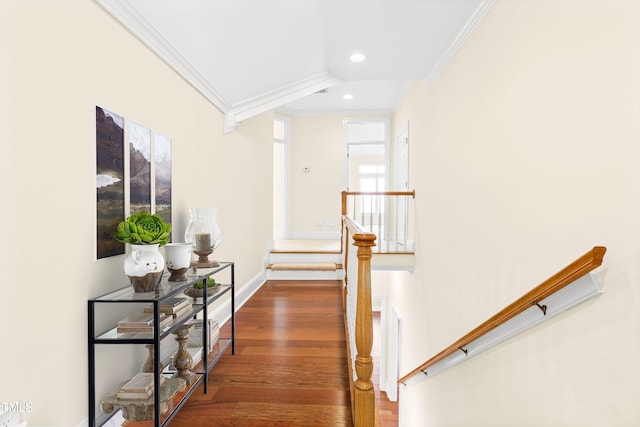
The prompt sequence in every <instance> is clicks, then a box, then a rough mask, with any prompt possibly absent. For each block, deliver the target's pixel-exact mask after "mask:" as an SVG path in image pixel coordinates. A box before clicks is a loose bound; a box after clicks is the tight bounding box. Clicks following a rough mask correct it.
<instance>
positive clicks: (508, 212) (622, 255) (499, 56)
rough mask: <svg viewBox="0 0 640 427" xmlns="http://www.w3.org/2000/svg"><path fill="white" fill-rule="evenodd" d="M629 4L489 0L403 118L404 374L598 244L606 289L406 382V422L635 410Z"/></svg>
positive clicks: (626, 419)
mask: <svg viewBox="0 0 640 427" xmlns="http://www.w3.org/2000/svg"><path fill="white" fill-rule="evenodd" d="M638 23H640V10H639V9H638V5H637V2H635V1H632V0H613V1H608V2H602V1H595V2H585V1H582V0H560V1H557V0H555V1H534V0H527V1H525V0H522V1H498V2H496V4H495V6H494V7H493V9H492V10H491V11H490V12H489V14H488V15H487V16H486V18H485V19H484V20H483V21H482V22H481V23H480V25H479V26H478V28H477V29H476V30H475V32H474V33H473V34H472V35H471V37H470V39H469V40H468V41H467V42H466V44H465V45H464V47H463V48H462V49H461V50H460V51H459V52H458V54H457V55H456V56H455V57H454V59H453V61H452V62H451V63H450V64H449V65H448V67H447V68H446V69H445V70H444V71H443V73H442V74H441V75H440V76H439V77H438V79H437V80H435V81H434V82H433V83H432V84H426V83H425V82H419V83H416V84H415V86H414V87H413V89H412V91H411V93H410V94H409V95H408V97H407V98H406V99H405V101H404V102H403V104H402V106H401V108H400V109H399V110H398V112H397V114H396V116H395V120H396V123H403V122H405V121H406V120H408V121H409V122H410V129H411V132H410V152H411V168H410V170H411V182H412V183H413V185H412V186H413V187H415V189H416V201H415V204H416V214H417V227H416V230H417V231H416V245H417V255H416V258H417V263H416V264H417V270H416V273H415V274H413V275H412V276H410V275H404V276H402V277H405V278H407V280H404V281H399V282H398V283H395V284H394V286H392V287H391V300H392V304H394V306H396V307H397V308H398V311H399V312H401V313H402V316H403V319H402V327H403V336H402V343H403V347H402V349H401V356H402V360H401V372H402V374H404V373H407V372H409V371H411V370H412V369H414V368H415V367H416V366H417V365H419V364H420V363H422V362H423V361H425V360H427V359H428V358H430V357H431V356H433V355H434V354H436V353H437V352H438V351H440V350H442V349H443V348H444V347H446V346H448V345H449V344H451V343H453V342H454V341H455V340H456V339H458V338H460V337H461V336H463V335H464V334H465V333H467V332H468V331H470V330H471V329H473V328H474V327H475V326H477V325H478V324H480V323H481V322H483V321H484V320H486V319H488V318H489V317H490V316H492V315H493V314H495V313H496V312H497V311H499V310H500V309H502V308H503V307H504V306H506V305H507V304H509V303H511V302H512V301H514V300H515V299H517V298H518V297H520V296H521V295H523V294H524V293H526V292H527V291H528V290H530V289H531V288H532V287H534V286H536V285H538V284H539V283H540V282H542V281H543V280H544V279H546V278H547V277H549V276H551V275H552V274H554V273H556V272H557V271H558V270H560V269H561V268H562V267H564V266H566V265H567V264H569V263H570V262H571V261H573V260H574V259H576V258H578V257H579V256H580V255H582V254H583V253H585V252H586V251H587V250H589V249H590V248H591V247H593V246H595V245H604V246H606V247H607V248H608V252H607V254H606V256H605V262H604V264H605V265H606V266H607V268H608V271H607V276H606V280H605V293H604V295H602V296H601V297H600V298H596V299H595V300H591V301H589V302H587V303H585V304H582V305H581V306H579V307H577V308H574V309H573V310H571V311H570V312H568V313H565V314H563V315H561V316H558V317H556V318H554V319H552V320H550V321H548V322H545V323H543V324H542V325H540V326H538V327H536V328H534V329H533V330H530V331H528V332H526V333H524V334H523V335H520V336H518V337H516V338H513V339H511V340H509V341H508V342H505V343H503V344H501V345H500V346H498V347H495V348H493V349H491V350H489V351H487V352H485V353H483V354H481V355H479V356H476V357H474V358H473V359H471V360H469V361H466V362H465V363H463V364H461V365H458V366H457V367H454V368H453V369H450V370H448V371H445V372H444V373H441V374H439V375H438V376H436V377H434V378H432V379H429V380H426V381H423V382H422V383H419V384H417V385H415V386H411V387H407V388H404V387H401V396H400V414H401V425H402V426H403V427H411V426H416V427H417V426H425V425H429V426H438V427H442V426H465V427H469V426H491V427H497V426H519V427H524V426H543V425H544V426H583V427H584V426H594V427H595V426H605V425H606V426H631V425H638V424H639V423H640V407H639V406H638V404H637V403H638V397H639V394H638V384H639V383H640V368H639V365H638V363H637V359H638V357H637V355H638V353H639V352H640V339H638V337H639V336H640V309H639V308H640V271H639V269H640V263H639V262H638V257H639V255H640V250H639V249H640V248H639V242H640V241H639V231H640V229H639V227H638V222H639V218H640V211H639V206H638V201H639V200H640V196H639V195H640V180H639V178H640V177H639V176H638V175H639V174H638V170H639V169H640V168H639V165H640V158H639V154H640V153H639V147H640V144H639V143H638V136H639V135H640V133H639V129H638V122H639V120H638V113H640V108H639V107H640V103H639V100H640V96H639V95H640V93H639V85H638V75H640V58H639V52H640V50H639V49H638V40H640V38H639V34H638V28H640V26H639V25H638Z"/></svg>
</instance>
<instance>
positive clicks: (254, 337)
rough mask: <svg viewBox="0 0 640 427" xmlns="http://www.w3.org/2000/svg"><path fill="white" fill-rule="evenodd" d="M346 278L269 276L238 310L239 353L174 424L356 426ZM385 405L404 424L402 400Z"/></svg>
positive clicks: (387, 420) (387, 421)
mask: <svg viewBox="0 0 640 427" xmlns="http://www.w3.org/2000/svg"><path fill="white" fill-rule="evenodd" d="M340 284H341V282H340V281H317V282H309V281H306V282H296V281H268V282H266V283H265V284H264V285H263V286H262V287H261V288H260V289H259V290H258V291H257V292H256V294H255V295H253V297H251V298H250V299H249V301H247V303H246V304H245V305H244V306H243V307H241V308H240V310H238V312H237V314H236V354H235V356H232V355H231V354H230V352H228V353H227V354H225V355H224V356H223V357H222V359H221V360H220V362H219V363H218V364H217V365H216V366H215V367H214V368H213V369H212V370H211V373H210V379H209V393H208V394H206V395H205V394H202V392H201V390H197V391H196V392H195V393H194V394H193V395H192V396H191V397H190V399H189V401H188V402H187V403H186V404H185V406H184V407H183V408H182V409H181V410H180V412H178V414H177V415H176V417H175V418H174V419H173V420H172V422H171V423H170V425H171V426H172V427H182V426H185V427H186V426H196V425H197V426H209V425H211V426H213V425H215V426H274V425H278V426H351V425H352V423H351V418H350V417H351V412H350V402H349V382H348V370H347V359H346V349H345V346H346V344H345V338H344V323H343V315H342V300H341V291H340ZM228 330H229V325H228V324H226V325H224V327H223V328H222V335H223V336H225V333H228ZM374 357H375V355H374ZM374 363H376V361H375V359H374ZM373 381H374V385H375V387H376V394H378V388H377V387H378V384H377V382H378V379H377V378H373ZM384 408H385V409H384V414H385V416H383V420H382V425H383V426H397V404H395V403H392V404H391V405H389V403H387V404H385V406H384ZM394 412H395V413H394ZM381 413H383V411H382V410H381ZM389 414H391V416H389Z"/></svg>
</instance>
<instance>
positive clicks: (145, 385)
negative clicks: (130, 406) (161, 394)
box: [117, 372, 164, 399]
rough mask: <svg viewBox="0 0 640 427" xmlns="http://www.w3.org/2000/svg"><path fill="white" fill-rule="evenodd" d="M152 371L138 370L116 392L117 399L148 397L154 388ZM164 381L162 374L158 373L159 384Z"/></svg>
mask: <svg viewBox="0 0 640 427" xmlns="http://www.w3.org/2000/svg"><path fill="white" fill-rule="evenodd" d="M153 377H154V375H153V373H152V372H140V373H138V374H136V375H135V376H134V377H133V378H131V379H130V380H129V381H127V382H126V383H125V384H124V385H123V386H122V387H120V391H118V393H117V397H118V399H148V398H149V397H150V396H151V395H152V394H153V390H154V378H153ZM162 383H164V375H160V384H161V385H162Z"/></svg>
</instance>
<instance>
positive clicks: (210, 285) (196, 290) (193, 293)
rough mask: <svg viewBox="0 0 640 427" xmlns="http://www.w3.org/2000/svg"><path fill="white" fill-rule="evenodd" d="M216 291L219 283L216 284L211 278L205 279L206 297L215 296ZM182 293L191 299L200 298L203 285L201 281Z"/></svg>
mask: <svg viewBox="0 0 640 427" xmlns="http://www.w3.org/2000/svg"><path fill="white" fill-rule="evenodd" d="M218 289H220V283H217V282H216V279H214V278H213V277H207V295H209V296H211V295H213V294H215V293H216V292H218ZM184 293H185V295H187V296H190V297H191V298H202V297H203V296H204V284H203V283H202V281H198V282H196V283H194V284H193V286H192V287H188V288H187V289H185V290H184Z"/></svg>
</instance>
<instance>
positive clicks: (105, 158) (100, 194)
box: [96, 106, 125, 259]
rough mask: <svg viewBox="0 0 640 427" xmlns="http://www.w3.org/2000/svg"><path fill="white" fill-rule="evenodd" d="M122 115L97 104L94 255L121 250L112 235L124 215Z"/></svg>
mask: <svg viewBox="0 0 640 427" xmlns="http://www.w3.org/2000/svg"><path fill="white" fill-rule="evenodd" d="M124 200H125V194H124V117H122V116H119V115H118V114H115V113H112V112H111V111H109V110H106V109H104V108H102V107H98V106H96V247H97V258H98V259H101V258H106V257H110V256H113V255H119V254H123V253H124V244H123V243H120V242H118V241H117V240H116V239H114V238H113V234H114V233H115V231H116V227H117V226H118V223H119V222H120V221H122V220H123V218H124V208H125V206H124Z"/></svg>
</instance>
